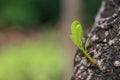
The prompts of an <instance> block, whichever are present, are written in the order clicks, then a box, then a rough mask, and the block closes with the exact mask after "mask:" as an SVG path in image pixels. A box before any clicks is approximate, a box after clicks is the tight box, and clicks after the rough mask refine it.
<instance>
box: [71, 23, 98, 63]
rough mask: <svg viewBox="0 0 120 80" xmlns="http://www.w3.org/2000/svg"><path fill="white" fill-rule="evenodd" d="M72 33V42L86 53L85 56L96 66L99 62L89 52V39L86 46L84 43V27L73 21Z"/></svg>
mask: <svg viewBox="0 0 120 80" xmlns="http://www.w3.org/2000/svg"><path fill="white" fill-rule="evenodd" d="M71 32H72V34H71V35H70V38H71V40H72V41H73V43H74V44H75V45H76V46H77V47H78V48H79V49H80V50H81V51H82V52H83V53H84V55H85V56H86V57H87V58H88V59H89V60H90V61H91V62H92V63H94V64H97V61H96V60H95V59H93V58H92V57H91V56H90V55H89V54H88V52H87V48H86V47H87V46H88V45H89V39H87V40H86V42H85V46H84V45H83V43H82V37H83V31H82V26H81V24H80V23H79V22H78V21H73V22H72V25H71Z"/></svg>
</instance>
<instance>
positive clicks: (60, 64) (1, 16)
mask: <svg viewBox="0 0 120 80" xmlns="http://www.w3.org/2000/svg"><path fill="white" fill-rule="evenodd" d="M100 4H101V0H0V80H69V79H70V76H71V75H72V65H73V57H74V54H75V52H76V50H77V48H76V47H75V46H74V44H73V43H72V42H71V40H70V39H69V35H70V25H71V22H72V21H74V20H79V21H80V22H81V24H82V25H83V29H84V35H85V34H87V32H88V31H89V30H90V28H91V26H92V24H93V22H94V18H95V15H96V14H97V11H98V9H99V7H100Z"/></svg>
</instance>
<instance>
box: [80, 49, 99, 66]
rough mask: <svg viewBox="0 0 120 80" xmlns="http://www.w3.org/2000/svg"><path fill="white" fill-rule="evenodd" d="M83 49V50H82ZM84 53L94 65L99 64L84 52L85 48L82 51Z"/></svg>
mask: <svg viewBox="0 0 120 80" xmlns="http://www.w3.org/2000/svg"><path fill="white" fill-rule="evenodd" d="M80 49H81V48H80ZM81 50H82V52H83V53H84V55H85V56H86V57H87V58H88V59H89V60H90V61H91V62H92V63H93V64H97V61H96V60H95V59H93V58H92V57H91V56H90V55H89V54H88V52H87V51H86V50H84V49H83V48H82V49H81Z"/></svg>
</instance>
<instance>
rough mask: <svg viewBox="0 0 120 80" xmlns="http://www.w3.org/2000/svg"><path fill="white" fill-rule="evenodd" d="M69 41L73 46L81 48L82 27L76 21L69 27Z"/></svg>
mask: <svg viewBox="0 0 120 80" xmlns="http://www.w3.org/2000/svg"><path fill="white" fill-rule="evenodd" d="M71 32H72V34H71V39H72V41H73V42H74V44H75V45H77V46H78V47H82V26H81V24H80V23H79V22H78V21H74V22H73V23H72V25H71Z"/></svg>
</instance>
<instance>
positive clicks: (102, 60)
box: [71, 0, 120, 80]
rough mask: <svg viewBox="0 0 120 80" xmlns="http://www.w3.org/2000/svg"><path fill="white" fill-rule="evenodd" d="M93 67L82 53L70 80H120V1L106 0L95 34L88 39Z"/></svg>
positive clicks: (97, 19) (88, 36) (75, 62)
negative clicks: (94, 62) (93, 60)
mask: <svg viewBox="0 0 120 80" xmlns="http://www.w3.org/2000/svg"><path fill="white" fill-rule="evenodd" d="M87 38H89V39H90V42H89V45H88V47H87V50H88V53H89V55H90V56H91V57H92V58H94V59H96V61H97V65H95V64H93V63H91V62H90V61H89V60H88V59H87V58H86V57H85V56H84V55H83V54H82V52H81V51H80V50H78V51H77V52H76V54H75V57H74V69H73V76H72V78H71V80H120V0H103V1H102V4H101V7H100V10H99V12H98V14H97V16H96V18H95V22H94V25H93V28H92V30H91V31H90V32H89V33H88V35H86V37H85V38H84V41H83V43H84V42H85V40H86V39H87Z"/></svg>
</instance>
